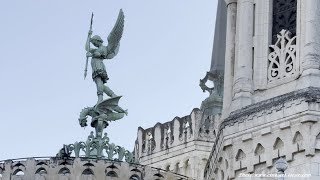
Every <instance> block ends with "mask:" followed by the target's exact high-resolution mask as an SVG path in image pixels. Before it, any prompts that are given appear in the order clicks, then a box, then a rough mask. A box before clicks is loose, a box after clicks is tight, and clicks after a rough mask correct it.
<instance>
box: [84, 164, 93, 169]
mask: <svg viewBox="0 0 320 180" xmlns="http://www.w3.org/2000/svg"><path fill="white" fill-rule="evenodd" d="M83 166H87V167H88V168H89V167H94V165H93V164H92V163H85V164H84V165H83Z"/></svg>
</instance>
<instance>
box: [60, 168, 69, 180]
mask: <svg viewBox="0 0 320 180" xmlns="http://www.w3.org/2000/svg"><path fill="white" fill-rule="evenodd" d="M70 174H71V173H70V170H69V169H68V168H66V167H63V168H61V169H60V170H59V172H58V176H59V180H69V176H70Z"/></svg>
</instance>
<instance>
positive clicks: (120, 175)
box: [0, 158, 188, 180]
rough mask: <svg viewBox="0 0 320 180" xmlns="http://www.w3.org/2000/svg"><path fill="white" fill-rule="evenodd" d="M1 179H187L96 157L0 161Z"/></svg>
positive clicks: (159, 170) (165, 172) (153, 169)
mask: <svg viewBox="0 0 320 180" xmlns="http://www.w3.org/2000/svg"><path fill="white" fill-rule="evenodd" d="M0 179H1V180H104V179H105V180H107V179H108V180H109V179H110V180H111V179H113V180H117V179H118V180H126V179H127V180H143V179H148V180H177V179H181V180H188V178H187V177H185V176H182V175H178V174H174V173H171V172H167V171H164V170H161V169H156V168H151V167H146V166H142V165H138V164H129V163H126V162H117V161H109V160H96V159H91V160H90V159H81V158H75V159H70V158H69V159H59V158H30V159H18V160H7V161H5V162H0Z"/></svg>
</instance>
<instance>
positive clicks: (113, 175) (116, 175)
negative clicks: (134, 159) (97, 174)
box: [106, 171, 118, 178]
mask: <svg viewBox="0 0 320 180" xmlns="http://www.w3.org/2000/svg"><path fill="white" fill-rule="evenodd" d="M106 176H107V177H115V178H116V177H118V174H117V173H116V172H115V171H109V172H107V173H106Z"/></svg>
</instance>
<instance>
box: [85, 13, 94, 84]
mask: <svg viewBox="0 0 320 180" xmlns="http://www.w3.org/2000/svg"><path fill="white" fill-rule="evenodd" d="M92 22H93V13H92V14H91V21H90V31H92ZM88 36H91V35H90V34H89V35H88ZM88 38H89V49H88V51H87V52H89V51H90V38H91V37H88ZM88 61H89V57H88V56H87V59H86V67H85V69H84V79H86V77H87V71H88Z"/></svg>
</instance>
